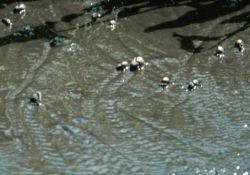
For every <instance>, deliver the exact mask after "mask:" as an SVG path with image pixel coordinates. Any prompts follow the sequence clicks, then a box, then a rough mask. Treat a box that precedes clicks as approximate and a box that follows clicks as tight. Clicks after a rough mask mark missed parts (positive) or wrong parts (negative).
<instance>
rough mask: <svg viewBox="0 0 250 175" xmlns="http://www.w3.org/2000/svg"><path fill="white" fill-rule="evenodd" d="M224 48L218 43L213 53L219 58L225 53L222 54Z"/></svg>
mask: <svg viewBox="0 0 250 175" xmlns="http://www.w3.org/2000/svg"><path fill="white" fill-rule="evenodd" d="M224 52H225V51H224V48H223V47H222V46H221V45H218V47H217V49H216V51H215V55H216V56H217V57H219V58H223V57H224V56H225V55H224Z"/></svg>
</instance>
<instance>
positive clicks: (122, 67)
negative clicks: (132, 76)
mask: <svg viewBox="0 0 250 175" xmlns="http://www.w3.org/2000/svg"><path fill="white" fill-rule="evenodd" d="M128 68H129V64H128V62H127V61H123V62H121V63H119V64H118V65H117V66H116V70H117V71H122V72H125V71H126V70H128Z"/></svg>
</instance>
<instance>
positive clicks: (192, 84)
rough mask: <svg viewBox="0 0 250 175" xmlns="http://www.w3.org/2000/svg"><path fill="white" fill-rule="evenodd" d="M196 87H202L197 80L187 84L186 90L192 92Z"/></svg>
mask: <svg viewBox="0 0 250 175" xmlns="http://www.w3.org/2000/svg"><path fill="white" fill-rule="evenodd" d="M197 86H200V87H202V85H201V82H200V81H199V80H197V79H194V80H193V81H191V82H189V84H188V87H187V89H188V90H189V91H193V90H194V89H196V87H197Z"/></svg>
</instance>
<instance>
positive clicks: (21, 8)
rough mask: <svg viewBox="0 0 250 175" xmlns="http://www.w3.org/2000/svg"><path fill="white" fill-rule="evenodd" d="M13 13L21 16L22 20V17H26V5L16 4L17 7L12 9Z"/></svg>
mask: <svg viewBox="0 0 250 175" xmlns="http://www.w3.org/2000/svg"><path fill="white" fill-rule="evenodd" d="M13 12H14V13H15V14H19V15H21V18H23V17H24V16H25V15H26V5H25V4H23V3H20V4H17V5H16V6H15V7H14V10H13Z"/></svg>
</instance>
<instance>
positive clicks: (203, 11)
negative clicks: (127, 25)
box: [144, 0, 249, 32]
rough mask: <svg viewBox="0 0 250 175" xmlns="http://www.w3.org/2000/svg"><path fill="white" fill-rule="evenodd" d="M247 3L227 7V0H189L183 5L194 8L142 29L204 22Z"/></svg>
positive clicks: (175, 26) (156, 28) (159, 28)
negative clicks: (177, 16) (176, 17)
mask: <svg viewBox="0 0 250 175" xmlns="http://www.w3.org/2000/svg"><path fill="white" fill-rule="evenodd" d="M184 2H185V1H184ZM204 2H206V3H204ZM248 4H249V3H248V2H247V1H241V2H240V3H238V4H237V6H236V7H235V8H229V7H228V2H227V0H217V1H214V0H213V1H212V0H205V1H202V0H201V1H198V0H194V1H191V2H186V3H184V5H188V6H191V7H193V8H195V9H194V10H191V11H189V12H187V13H185V14H184V15H182V16H180V17H179V18H178V19H176V20H172V21H168V22H164V23H161V24H157V25H154V26H151V27H148V28H146V29H145V30H144V31H145V32H153V31H156V30H163V29H167V28H179V27H184V26H187V25H190V24H197V23H204V22H207V21H210V20H213V19H216V18H218V17H221V16H225V15H227V14H230V13H231V12H235V11H238V10H241V9H243V8H244V7H245V6H246V5H248ZM178 5H180V4H176V6H178Z"/></svg>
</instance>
